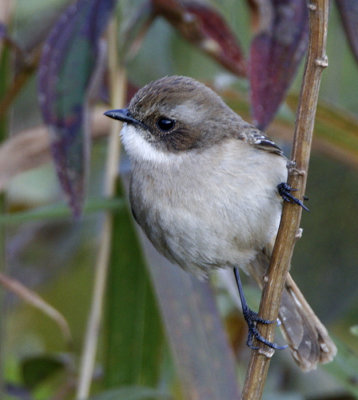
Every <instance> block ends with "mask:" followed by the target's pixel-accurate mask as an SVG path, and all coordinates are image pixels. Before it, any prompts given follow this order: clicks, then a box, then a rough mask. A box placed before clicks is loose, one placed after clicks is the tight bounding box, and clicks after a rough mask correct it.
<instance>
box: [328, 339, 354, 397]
mask: <svg viewBox="0 0 358 400" xmlns="http://www.w3.org/2000/svg"><path fill="white" fill-rule="evenodd" d="M334 342H335V344H336V346H337V349H338V352H337V355H336V357H335V359H334V360H333V361H332V362H330V363H329V364H326V365H324V366H323V368H324V369H325V370H326V371H327V372H329V373H330V374H331V375H332V376H333V377H334V378H335V379H336V380H337V381H339V382H340V383H341V384H342V385H343V386H344V387H345V389H346V390H347V391H348V392H350V393H351V394H353V395H354V396H357V397H358V355H357V354H355V353H354V352H353V351H352V349H350V348H348V347H347V345H345V344H344V343H343V342H341V341H340V340H338V339H337V338H334Z"/></svg>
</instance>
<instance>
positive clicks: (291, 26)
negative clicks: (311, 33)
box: [249, 0, 308, 129]
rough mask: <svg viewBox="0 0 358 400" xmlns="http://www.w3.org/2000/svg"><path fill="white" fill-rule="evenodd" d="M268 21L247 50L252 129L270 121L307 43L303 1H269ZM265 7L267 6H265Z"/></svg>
mask: <svg viewBox="0 0 358 400" xmlns="http://www.w3.org/2000/svg"><path fill="white" fill-rule="evenodd" d="M270 1H271V10H272V13H271V14H272V18H271V20H270V21H269V23H267V14H266V15H264V16H263V18H265V21H264V22H263V25H264V26H265V28H264V29H263V30H262V31H261V32H260V33H259V34H258V35H257V36H256V37H255V38H254V39H253V41H252V43H251V50H250V72H249V74H250V84H251V105H252V114H253V120H254V123H255V125H257V126H258V127H259V128H260V129H264V128H265V127H266V126H267V125H268V124H269V123H270V122H271V120H272V119H273V117H274V115H275V113H276V111H277V109H278V107H279V105H280V104H281V102H282V100H283V98H284V97H285V95H286V92H287V89H288V87H289V85H290V83H291V82H292V79H293V77H294V76H295V73H296V71H297V67H298V65H299V63H300V61H301V59H302V57H303V55H304V53H305V50H306V48H307V43H308V12H307V4H306V0H270ZM265 6H266V7H267V4H265Z"/></svg>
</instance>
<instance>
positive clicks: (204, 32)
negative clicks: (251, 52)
mask: <svg viewBox="0 0 358 400" xmlns="http://www.w3.org/2000/svg"><path fill="white" fill-rule="evenodd" d="M151 1H152V5H153V8H154V12H155V13H156V14H158V15H161V16H163V17H164V18H166V19H167V21H168V22H170V23H171V24H172V25H173V26H174V27H175V28H176V29H177V30H178V31H179V32H180V33H181V34H182V36H183V37H184V38H185V39H187V40H188V41H189V42H191V43H192V44H194V45H195V46H197V47H199V48H200V49H201V50H202V51H204V52H205V53H206V54H207V55H209V56H210V57H212V58H214V59H215V60H216V61H217V62H218V63H220V64H221V65H222V66H223V67H224V68H226V69H227V70H229V71H230V72H232V73H233V74H235V75H238V76H246V64H245V60H244V56H243V52H242V50H241V47H240V44H239V42H238V40H237V38H236V36H235V34H234V33H233V32H232V31H231V29H230V28H229V27H228V25H227V23H226V22H225V20H224V19H223V17H222V16H221V15H220V14H219V13H218V12H217V11H216V10H215V9H213V8H211V7H209V6H208V5H206V4H204V3H199V2H195V1H187V2H184V3H179V2H178V1H177V0H169V1H168V0H151Z"/></svg>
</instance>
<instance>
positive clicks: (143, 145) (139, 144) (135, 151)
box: [120, 123, 182, 163]
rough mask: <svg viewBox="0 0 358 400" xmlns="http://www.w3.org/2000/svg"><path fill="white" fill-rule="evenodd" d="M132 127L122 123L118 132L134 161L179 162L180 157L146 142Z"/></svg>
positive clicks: (136, 129)
mask: <svg viewBox="0 0 358 400" xmlns="http://www.w3.org/2000/svg"><path fill="white" fill-rule="evenodd" d="M138 129H140V128H136V127H135V126H134V125H131V124H127V123H124V124H123V127H122V130H121V132H120V135H121V139H122V142H123V145H124V148H125V149H126V151H127V153H128V155H129V157H130V158H132V159H133V160H135V161H140V160H142V161H151V162H154V163H169V162H174V161H175V162H178V161H181V158H182V157H180V155H179V154H178V155H177V154H173V153H165V152H164V151H160V150H158V149H156V148H155V147H154V146H152V145H151V144H150V143H149V142H147V141H146V140H145V139H144V138H143V136H142V135H141V134H140V132H138Z"/></svg>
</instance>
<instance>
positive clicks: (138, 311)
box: [105, 190, 163, 388]
mask: <svg viewBox="0 0 358 400" xmlns="http://www.w3.org/2000/svg"><path fill="white" fill-rule="evenodd" d="M119 193H121V190H119V192H118V193H117V194H119ZM112 232H113V236H112V246H111V259H110V271H109V279H108V290H107V293H108V297H107V307H106V314H107V325H106V328H107V331H106V356H105V382H106V387H107V388H111V387H114V386H118V385H121V384H126V385H137V384H141V385H146V386H156V385H157V382H158V377H159V371H160V365H161V355H162V345H163V333H162V329H161V322H160V317H159V314H158V308H157V305H156V302H155V298H154V295H153V291H152V287H151V283H150V280H149V277H148V273H147V269H146V266H145V263H144V261H143V257H142V254H141V249H140V246H139V244H138V240H137V237H136V232H135V229H134V226H133V222H132V220H131V217H130V212H129V211H128V209H121V210H120V211H119V212H117V213H115V214H114V217H113V231H112Z"/></svg>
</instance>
